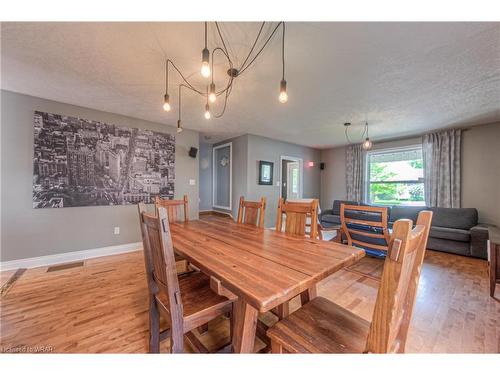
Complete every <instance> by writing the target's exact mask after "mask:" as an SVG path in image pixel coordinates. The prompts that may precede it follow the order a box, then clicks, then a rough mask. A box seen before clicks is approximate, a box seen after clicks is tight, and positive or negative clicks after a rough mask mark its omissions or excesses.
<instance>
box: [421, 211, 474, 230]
mask: <svg viewBox="0 0 500 375" xmlns="http://www.w3.org/2000/svg"><path fill="white" fill-rule="evenodd" d="M430 210H431V211H432V212H433V213H434V214H433V215H432V225H433V226H437V227H446V228H456V229H464V230H468V229H470V228H472V227H474V226H476V225H477V216H478V215H477V210H476V209H475V208H443V207H431V208H430Z"/></svg>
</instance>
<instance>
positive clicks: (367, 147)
mask: <svg viewBox="0 0 500 375" xmlns="http://www.w3.org/2000/svg"><path fill="white" fill-rule="evenodd" d="M365 126H366V139H365V141H364V142H363V149H365V150H370V149H371V148H372V146H373V143H372V141H370V137H369V136H368V121H367V122H366V124H365Z"/></svg>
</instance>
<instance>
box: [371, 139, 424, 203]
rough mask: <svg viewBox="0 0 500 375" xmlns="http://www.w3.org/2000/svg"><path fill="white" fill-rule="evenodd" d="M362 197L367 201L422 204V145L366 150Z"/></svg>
mask: <svg viewBox="0 0 500 375" xmlns="http://www.w3.org/2000/svg"><path fill="white" fill-rule="evenodd" d="M366 167H367V168H366V171H367V179H366V181H367V184H366V197H367V201H368V202H369V203H370V204H376V205H388V206H392V205H407V206H424V205H425V199H424V167H423V160H422V147H421V146H412V147H404V148H398V149H391V150H380V151H378V150H377V151H370V152H368V153H367V154H366Z"/></svg>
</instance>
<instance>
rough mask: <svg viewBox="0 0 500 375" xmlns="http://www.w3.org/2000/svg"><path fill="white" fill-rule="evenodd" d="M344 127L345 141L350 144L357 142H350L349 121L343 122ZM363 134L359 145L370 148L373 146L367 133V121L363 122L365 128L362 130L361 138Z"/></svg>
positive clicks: (365, 148) (366, 148)
mask: <svg viewBox="0 0 500 375" xmlns="http://www.w3.org/2000/svg"><path fill="white" fill-rule="evenodd" d="M344 127H345V137H346V139H347V142H348V143H349V144H351V145H352V144H356V143H357V142H352V141H351V139H350V138H349V134H348V133H349V131H348V129H349V128H350V127H351V123H350V122H346V123H344ZM365 135H366V138H365V140H364V141H363V143H362V144H361V146H362V147H363V149H364V150H371V148H372V147H373V142H372V141H371V140H370V137H369V135H368V121H366V122H365V128H364V130H363V134H361V138H363V137H364V136H365Z"/></svg>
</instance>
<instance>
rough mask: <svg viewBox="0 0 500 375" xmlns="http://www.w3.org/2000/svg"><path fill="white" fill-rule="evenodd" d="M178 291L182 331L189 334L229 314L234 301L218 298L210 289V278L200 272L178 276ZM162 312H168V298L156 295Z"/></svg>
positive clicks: (159, 294)
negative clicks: (182, 324) (181, 309)
mask: <svg viewBox="0 0 500 375" xmlns="http://www.w3.org/2000/svg"><path fill="white" fill-rule="evenodd" d="M179 289H180V294H181V298H182V306H183V313H184V319H185V321H184V331H185V332H189V331H191V330H192V329H194V328H196V327H199V326H200V325H202V324H205V323H208V322H209V321H210V320H212V319H215V318H216V317H217V316H219V315H222V314H225V313H227V312H230V311H231V309H232V303H233V302H234V300H229V299H227V298H226V297H224V296H220V295H218V294H216V293H215V292H213V291H212V289H211V288H210V278H209V277H208V276H206V275H205V274H203V273H202V272H192V273H188V274H184V275H179ZM156 301H157V302H158V305H159V307H160V308H161V309H162V310H166V311H168V297H167V295H166V294H164V293H163V292H159V293H158V294H156Z"/></svg>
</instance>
